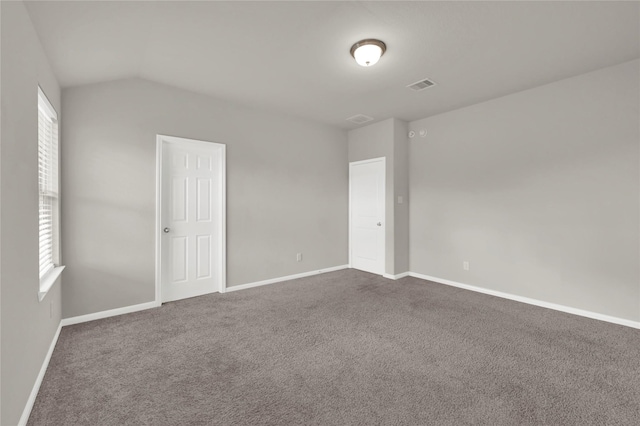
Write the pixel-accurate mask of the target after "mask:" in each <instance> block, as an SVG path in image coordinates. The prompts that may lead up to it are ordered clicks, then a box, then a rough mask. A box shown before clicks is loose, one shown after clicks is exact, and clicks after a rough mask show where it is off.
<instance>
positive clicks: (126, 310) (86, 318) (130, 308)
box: [60, 301, 161, 327]
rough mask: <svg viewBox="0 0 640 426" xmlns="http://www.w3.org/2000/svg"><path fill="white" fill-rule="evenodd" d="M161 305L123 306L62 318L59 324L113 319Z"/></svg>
mask: <svg viewBox="0 0 640 426" xmlns="http://www.w3.org/2000/svg"><path fill="white" fill-rule="evenodd" d="M160 305H161V304H160V303H158V302H156V301H154V302H147V303H140V304H138V305H131V306H125V307H123V308H116V309H110V310H108V311H101V312H94V313H93V314H87V315H79V316H77V317H71V318H64V319H63V320H62V321H61V322H60V324H61V325H62V326H63V327H66V326H67V325H73V324H80V323H83V322H89V321H94V320H98V319H103V318H109V317H115V316H117V315H122V314H130V313H132V312H138V311H144V310H145V309H151V308H157V307H159V306H160Z"/></svg>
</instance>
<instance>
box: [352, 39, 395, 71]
mask: <svg viewBox="0 0 640 426" xmlns="http://www.w3.org/2000/svg"><path fill="white" fill-rule="evenodd" d="M386 50H387V45H386V44H384V43H383V42H381V41H380V40H376V39H373V38H368V39H365V40H360V41H359V42H357V43H356V44H354V45H353V46H351V56H353V58H354V59H355V60H356V62H357V63H358V65H362V66H363V67H370V66H371V65H375V64H376V62H378V60H379V59H380V57H381V56H382V55H384V52H386Z"/></svg>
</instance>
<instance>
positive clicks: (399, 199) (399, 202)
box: [398, 195, 402, 204]
mask: <svg viewBox="0 0 640 426" xmlns="http://www.w3.org/2000/svg"><path fill="white" fill-rule="evenodd" d="M398 204H402V195H398Z"/></svg>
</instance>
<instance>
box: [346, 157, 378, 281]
mask: <svg viewBox="0 0 640 426" xmlns="http://www.w3.org/2000/svg"><path fill="white" fill-rule="evenodd" d="M377 161H382V170H383V171H384V182H385V184H384V186H383V188H382V191H383V194H384V197H383V199H384V208H383V209H382V223H384V232H383V233H382V245H383V250H382V264H383V275H384V274H386V272H387V270H386V265H387V157H378V158H370V159H368V160H361V161H351V162H349V268H351V267H352V262H351V247H352V242H351V232H352V229H351V228H352V226H351V212H352V207H351V167H352V166H357V165H359V164H366V163H374V162H377Z"/></svg>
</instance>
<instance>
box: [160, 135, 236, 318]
mask: <svg viewBox="0 0 640 426" xmlns="http://www.w3.org/2000/svg"><path fill="white" fill-rule="evenodd" d="M163 142H168V143H178V144H183V143H185V142H187V143H192V144H198V145H206V146H207V147H211V146H212V145H215V146H217V148H219V149H220V153H221V157H222V158H221V165H220V174H221V176H220V197H221V201H220V222H221V223H220V227H221V229H220V250H219V253H220V265H218V270H219V273H220V276H219V277H218V278H219V283H220V288H219V292H220V293H224V292H225V291H226V288H227V146H226V145H225V144H222V143H218V142H207V141H201V140H196V139H187V138H181V137H176V136H167V135H156V241H155V244H156V249H155V257H156V259H155V261H156V263H155V264H156V268H155V300H154V301H155V302H156V303H158V306H160V305H161V304H162V244H161V243H162V146H163V145H162V144H163Z"/></svg>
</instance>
